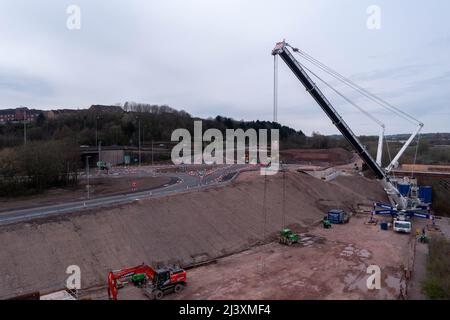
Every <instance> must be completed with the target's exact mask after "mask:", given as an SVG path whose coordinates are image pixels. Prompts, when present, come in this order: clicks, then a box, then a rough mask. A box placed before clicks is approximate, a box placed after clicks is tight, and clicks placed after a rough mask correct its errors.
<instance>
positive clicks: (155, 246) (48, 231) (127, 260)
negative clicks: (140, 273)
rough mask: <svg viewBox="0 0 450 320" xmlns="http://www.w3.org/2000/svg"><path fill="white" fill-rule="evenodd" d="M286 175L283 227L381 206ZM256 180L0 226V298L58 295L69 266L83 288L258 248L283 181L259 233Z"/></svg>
mask: <svg viewBox="0 0 450 320" xmlns="http://www.w3.org/2000/svg"><path fill="white" fill-rule="evenodd" d="M286 176H287V179H286V186H287V189H286V212H287V214H286V219H287V223H288V224H300V225H303V226H304V225H310V224H312V223H313V222H315V221H317V220H320V219H321V218H322V216H323V213H324V211H325V210H327V209H328V208H331V207H344V208H351V207H354V206H356V204H357V203H361V202H369V203H370V202H371V201H373V200H383V199H379V198H377V199H375V198H365V197H362V196H361V195H359V194H358V193H356V192H354V191H352V190H350V188H341V187H340V186H339V185H338V184H339V180H337V181H336V182H333V183H327V182H323V181H321V180H318V179H315V178H313V177H310V176H308V175H305V174H300V173H288V174H287V175H286ZM353 179H355V181H357V183H358V184H359V186H360V187H364V188H365V189H366V190H367V189H371V188H374V189H378V190H380V189H381V187H380V186H379V184H378V183H377V182H375V181H370V180H367V179H364V178H362V177H354V178H353ZM263 181H264V180H263V178H262V177H261V176H259V175H258V174H257V173H247V174H243V175H242V176H241V177H239V178H238V180H237V181H235V182H233V183H232V184H231V185H229V186H226V187H222V188H215V189H210V190H207V191H203V192H194V193H188V194H182V195H176V196H169V197H164V198H156V199H149V200H143V201H141V202H138V203H134V204H130V205H124V206H121V207H116V208H105V209H102V210H99V211H97V212H88V213H83V214H71V215H67V216H65V217H59V218H53V219H48V220H41V221H36V222H33V223H26V224H17V225H11V226H4V227H0V243H3V244H7V245H4V246H3V247H2V250H1V251H0V275H1V276H0V298H6V297H11V296H15V295H19V294H23V293H27V292H31V291H35V290H40V291H42V292H44V293H45V292H50V291H54V290H59V289H61V288H63V287H64V284H65V279H66V277H67V275H66V274H65V270H66V268H67V266H69V265H72V264H75V265H78V266H80V267H81V270H82V286H83V287H90V286H93V285H97V284H104V283H105V281H106V276H107V272H108V271H109V270H110V269H117V268H121V267H124V266H131V265H135V264H140V263H142V262H146V263H149V264H156V263H158V262H161V263H168V262H178V263H181V264H182V265H186V264H190V263H193V262H198V261H202V260H205V259H210V258H215V257H218V256H222V255H226V254H230V253H233V252H238V251H242V250H244V249H246V248H248V247H250V246H253V245H255V244H257V243H260V241H261V240H262V238H263V235H264V234H266V235H267V236H270V235H272V234H273V233H274V232H277V231H278V230H279V228H280V227H281V224H282V203H281V200H282V185H283V180H282V175H281V174H278V175H277V176H274V177H269V178H268V180H267V182H268V183H267V217H266V218H267V219H266V224H265V227H264V220H265V219H264V215H263V212H264V211H263V204H262V199H263V190H264V183H263ZM356 191H357V190H356ZM380 194H383V193H382V192H381V193H380Z"/></svg>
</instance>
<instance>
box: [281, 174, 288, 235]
mask: <svg viewBox="0 0 450 320" xmlns="http://www.w3.org/2000/svg"><path fill="white" fill-rule="evenodd" d="M282 201H283V202H282V210H283V211H282V215H283V216H282V223H283V225H282V227H281V228H282V229H284V228H286V227H287V226H286V170H283V200H282Z"/></svg>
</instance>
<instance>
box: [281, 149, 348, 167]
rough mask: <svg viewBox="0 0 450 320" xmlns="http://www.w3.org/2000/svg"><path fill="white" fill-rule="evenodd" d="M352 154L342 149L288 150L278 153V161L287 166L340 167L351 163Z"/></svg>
mask: <svg viewBox="0 0 450 320" xmlns="http://www.w3.org/2000/svg"><path fill="white" fill-rule="evenodd" d="M353 157H354V154H353V153H351V152H349V151H347V150H344V149H342V148H334V149H289V150H281V151H280V159H281V160H282V161H283V162H284V163H289V164H292V163H294V164H325V165H328V166H329V165H340V164H346V163H349V162H351V161H352V159H353Z"/></svg>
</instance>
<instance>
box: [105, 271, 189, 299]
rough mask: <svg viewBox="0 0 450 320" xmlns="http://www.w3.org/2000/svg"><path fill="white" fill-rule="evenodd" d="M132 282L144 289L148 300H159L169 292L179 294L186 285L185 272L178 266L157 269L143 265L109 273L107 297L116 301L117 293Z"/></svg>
mask: <svg viewBox="0 0 450 320" xmlns="http://www.w3.org/2000/svg"><path fill="white" fill-rule="evenodd" d="M129 282H132V283H133V284H134V285H136V286H138V287H141V288H143V289H144V293H145V294H146V295H147V296H148V297H149V298H150V299H156V300H160V299H162V297H163V296H164V294H165V293H167V292H169V291H173V292H176V293H178V292H180V291H181V290H183V289H184V287H185V285H186V271H185V270H183V269H182V268H180V267H178V266H173V267H163V268H157V269H156V270H155V269H153V268H152V267H150V266H147V265H145V264H141V265H139V266H136V267H132V268H126V269H121V270H116V271H111V272H109V274H108V296H109V299H110V300H117V291H118V289H120V288H123V287H124V286H125V284H127V283H129Z"/></svg>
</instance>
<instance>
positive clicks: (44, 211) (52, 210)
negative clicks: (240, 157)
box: [0, 165, 249, 225]
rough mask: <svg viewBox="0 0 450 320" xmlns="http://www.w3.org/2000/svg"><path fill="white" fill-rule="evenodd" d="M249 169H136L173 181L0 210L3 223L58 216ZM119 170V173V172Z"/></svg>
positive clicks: (218, 180) (197, 185)
mask: <svg viewBox="0 0 450 320" xmlns="http://www.w3.org/2000/svg"><path fill="white" fill-rule="evenodd" d="M246 169H247V170H248V169H249V168H248V166H244V165H229V166H224V167H219V168H217V169H214V170H211V171H208V172H204V173H202V172H200V173H199V172H195V171H193V172H186V173H178V172H177V173H155V171H154V170H150V171H145V170H140V171H135V172H134V174H136V173H137V174H139V175H150V174H151V175H156V176H168V177H170V178H171V180H170V182H169V183H168V184H166V185H164V186H161V187H157V188H153V189H149V190H138V191H136V192H133V193H125V194H120V195H112V196H104V197H99V198H94V199H90V200H82V201H73V202H66V203H61V204H55V205H49V206H38V207H32V208H26V209H18V210H11V211H5V212H1V213H0V225H3V224H9V223H15V222H21V221H29V220H33V219H37V218H43V217H49V216H55V215H60V214H67V213H71V212H79V211H82V210H87V209H93V208H98V207H103V206H109V205H118V204H125V203H130V202H133V201H138V200H140V199H145V198H149V197H157V196H164V195H169V194H175V193H180V192H188V191H192V190H199V189H203V188H208V187H210V186H216V185H220V184H223V183H226V182H227V181H229V180H231V179H232V178H234V177H236V176H237V175H238V174H239V172H240V171H242V170H246ZM117 174H119V173H117Z"/></svg>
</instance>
